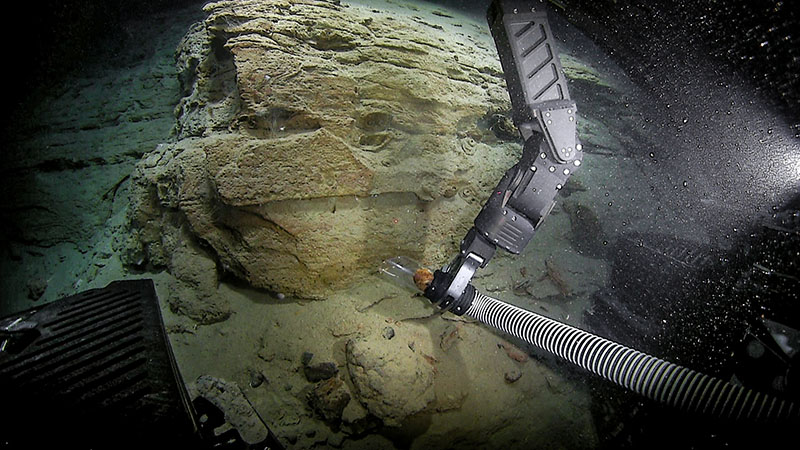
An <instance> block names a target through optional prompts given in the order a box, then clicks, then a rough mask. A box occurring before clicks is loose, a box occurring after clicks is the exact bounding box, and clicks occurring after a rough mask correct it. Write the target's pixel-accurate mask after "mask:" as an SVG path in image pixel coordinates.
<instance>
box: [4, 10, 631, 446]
mask: <svg viewBox="0 0 800 450" xmlns="http://www.w3.org/2000/svg"><path fill="white" fill-rule="evenodd" d="M200 8H201V5H197V7H195V8H192V9H189V10H186V11H184V12H183V13H182V15H173V16H172V21H170V20H168V19H167V18H166V17H164V18H162V22H159V23H160V25H161V26H163V30H162V32H161V33H159V34H158V35H159V36H160V38H159V39H152V40H149V41H148V45H146V46H145V47H144V48H146V49H149V50H148V51H147V52H145V53H143V54H140V55H139V56H138V58H133V59H132V60H131V62H130V63H129V64H128V65H127V66H125V67H116V68H110V69H108V70H107V71H100V70H94V71H90V72H88V73H86V74H84V75H83V76H82V77H80V78H75V79H70V80H65V81H64V84H63V87H62V88H60V89H59V90H56V91H53V92H50V93H48V95H47V97H46V98H47V100H46V101H44V102H42V103H41V104H40V105H39V106H38V107H37V109H36V111H35V114H34V115H33V116H32V118H31V123H35V126H31V128H30V129H29V130H28V131H26V132H24V133H21V135H20V136H21V137H20V138H19V140H18V142H16V143H15V147H14V148H15V151H16V152H17V154H18V157H15V158H13V160H14V161H15V164H16V165H15V166H13V167H11V168H7V169H8V170H9V171H10V173H12V174H13V176H14V177H15V178H13V180H14V183H12V184H9V185H6V187H5V189H7V190H8V193H7V195H5V199H4V202H5V203H4V204H3V208H4V209H5V210H14V211H22V212H24V213H20V214H17V215H16V216H15V217H16V219H15V221H14V222H13V223H10V224H8V226H10V227H12V228H13V230H16V231H18V232H19V233H20V234H19V236H21V237H20V238H19V239H16V240H15V241H13V242H12V243H11V244H10V245H9V246H8V248H7V249H6V252H7V255H6V256H7V257H6V258H4V262H3V283H4V286H3V291H4V293H5V292H9V293H13V295H16V297H13V301H10V302H9V304H13V305H14V307H15V309H22V307H24V306H26V305H27V306H30V305H35V304H41V303H43V302H46V301H51V300H54V299H56V298H58V297H60V296H62V295H67V294H71V293H73V292H78V291H81V290H84V289H86V288H91V287H99V286H104V285H105V284H107V283H108V282H109V281H111V280H113V279H118V278H126V277H151V278H154V279H155V280H156V284H157V287H158V291H159V297H160V300H161V302H162V306H163V308H162V309H163V312H164V315H165V323H166V326H167V331H168V332H169V333H170V338H171V341H172V344H173V347H174V352H175V355H176V358H177V360H178V364H179V367H180V369H181V373H182V375H183V377H184V379H185V381H186V382H187V383H188V384H190V386H191V387H192V390H193V392H197V391H202V390H203V389H212V390H213V389H218V388H219V386H237V387H236V388H234V387H229V388H225V389H222V390H224V391H225V390H227V392H235V391H236V389H239V391H240V393H241V395H243V396H244V397H246V398H247V400H248V401H249V403H250V404H252V405H253V406H254V407H255V409H256V410H257V411H258V413H259V415H260V416H261V417H263V418H264V419H265V421H266V422H267V425H268V426H269V427H270V428H271V429H272V430H273V431H274V432H275V433H276V434H277V436H278V437H279V438H280V439H281V441H282V442H284V443H285V444H287V445H289V446H290V447H291V448H314V447H315V446H317V447H325V446H328V447H336V448H352V449H357V448H443V447H447V448H474V447H484V448H530V447H534V448H536V447H547V448H552V447H557V448H562V447H563V448H590V447H593V446H594V445H596V443H597V436H596V434H595V430H594V424H593V421H592V417H591V414H590V411H589V397H588V395H587V394H586V392H585V391H584V389H585V388H584V387H583V385H582V384H581V383H579V382H575V380H571V379H567V378H565V376H564V375H559V373H557V372H555V371H554V369H553V368H552V367H551V366H549V365H548V364H545V363H543V362H542V361H540V360H538V359H536V358H533V357H531V356H530V355H529V354H528V352H527V351H526V349H524V348H519V347H518V346H517V345H518V343H517V342H511V341H508V340H506V338H505V337H503V336H500V335H498V334H497V333H495V332H494V331H492V330H489V329H487V328H485V327H482V326H480V325H478V324H475V323H471V322H469V321H465V320H463V319H461V318H458V317H455V316H449V315H445V316H441V315H439V314H436V313H435V312H434V311H433V310H432V309H431V308H430V307H429V305H427V304H426V302H427V301H426V300H424V299H423V298H417V297H413V296H412V295H411V294H410V293H408V292H405V291H401V290H399V289H397V288H396V287H394V286H391V285H389V284H384V283H383V282H381V281H380V279H379V278H378V277H377V276H376V273H375V272H376V267H377V266H378V264H379V263H380V262H381V260H383V259H384V258H387V257H392V256H396V255H406V256H411V257H414V258H416V259H418V260H420V261H422V262H423V263H425V264H429V265H432V266H435V265H441V264H443V263H445V262H446V261H447V259H449V257H450V256H451V255H452V254H453V252H454V251H455V250H456V249H457V245H458V242H459V240H460V239H461V238H462V237H463V235H464V233H465V231H466V230H467V229H468V228H469V226H470V225H471V222H472V220H473V218H474V216H475V214H476V213H477V212H478V210H479V209H480V206H481V203H482V202H483V200H484V198H485V197H486V196H487V195H488V192H489V190H490V189H492V187H493V186H494V185H495V184H496V182H497V180H498V179H499V178H500V177H501V176H502V174H503V173H504V171H505V170H506V169H507V168H508V167H510V166H511V165H513V164H514V163H515V162H516V160H517V158H518V157H519V153H520V145H519V142H518V140H517V136H516V133H515V131H514V129H513V125H512V124H511V123H510V120H509V118H508V108H509V106H510V104H509V101H508V96H507V93H506V90H505V84H504V80H503V76H502V71H501V69H500V64H499V61H498V60H497V56H496V53H495V49H494V44H493V42H492V40H491V37H490V36H489V34H488V30H487V29H486V25H485V23H484V21H483V19H482V18H480V17H472V16H468V15H465V14H463V13H460V12H455V11H450V10H446V9H443V8H440V7H435V6H433V5H430V4H427V3H415V2H393V1H385V2H364V3H359V2H339V1H333V0H330V1H326V0H274V1H255V0H253V1H237V2H233V1H227V2H216V3H210V4H207V5H205V6H203V7H202V10H201V9H200ZM196 19H199V21H195V20H196ZM179 22H180V23H182V24H183V25H181V26H180V27H178V26H177V25H175V24H176V23H179ZM140 26H141V27H142V28H147V27H152V23H150V24H140ZM554 26H555V27H563V24H562V25H558V23H555V24H554ZM562 31H564V33H569V36H566V35H565V34H562V35H561V36H560V38H561V40H562V41H564V42H562V44H563V45H564V48H563V49H562V52H563V53H564V56H563V58H562V62H563V65H564V68H565V71H566V72H567V76H568V77H570V78H571V79H572V85H571V89H572V90H573V96H575V97H576V98H578V101H579V102H581V101H583V100H586V99H591V100H592V101H591V102H590V103H586V102H584V103H583V104H581V105H582V109H581V111H582V117H581V119H580V121H579V130H580V133H581V136H582V139H583V141H584V144H585V146H586V148H587V156H586V159H587V163H586V164H585V165H584V166H585V169H582V171H581V172H580V173H578V174H576V175H575V176H573V177H572V179H571V180H570V182H569V186H566V188H565V189H564V191H563V192H562V193H561V194H560V197H559V205H558V206H557V207H556V209H555V210H554V212H553V215H552V216H551V217H550V218H549V219H548V222H547V223H546V225H544V226H543V227H542V228H541V231H539V234H537V237H536V238H535V240H534V242H533V243H532V244H531V247H530V248H529V250H528V251H527V252H526V255H523V256H522V257H518V258H507V257H505V256H502V255H501V256H498V257H497V258H496V260H495V261H493V262H492V265H491V266H490V267H489V268H488V269H487V270H486V271H482V272H481V273H480V274H479V276H478V278H476V283H479V284H480V285H481V287H482V288H484V289H486V290H487V291H488V292H490V293H493V294H494V295H497V296H502V297H503V298H504V299H507V300H509V301H512V302H515V303H517V304H520V305H521V306H524V307H527V308H534V309H537V310H540V311H544V312H545V313H547V314H549V315H551V316H553V317H557V318H559V319H561V320H565V321H568V322H571V323H579V321H580V317H581V314H582V311H583V310H584V309H585V308H586V306H587V304H588V302H589V297H590V296H591V294H592V293H593V292H594V291H596V290H597V289H598V288H599V287H600V286H602V285H603V283H604V282H605V279H606V276H607V267H606V264H605V262H603V261H602V259H600V258H601V257H602V254H603V252H604V248H605V245H606V244H607V243H608V242H607V241H608V239H609V237H608V236H607V234H608V233H610V232H611V231H612V230H604V227H603V223H604V222H607V221H608V220H607V217H608V215H610V214H612V213H613V209H612V208H611V206H612V205H611V202H608V201H607V199H604V196H605V197H607V196H608V195H609V194H608V192H609V191H612V192H613V190H614V189H615V188H614V187H613V186H604V187H603V189H604V190H603V191H602V192H601V191H600V190H598V189H594V188H592V187H593V186H601V185H603V183H602V181H601V176H600V174H601V173H602V174H603V177H609V176H612V177H613V176H617V175H616V174H619V173H623V172H624V171H625V170H627V168H628V167H630V164H631V163H630V161H629V159H628V158H629V156H630V155H629V154H628V151H629V150H626V149H628V148H629V147H630V145H631V144H632V143H633V142H639V143H641V142H645V141H646V138H644V137H643V136H640V135H638V134H637V131H636V130H635V129H633V128H632V127H629V126H627V125H626V124H625V120H624V119H625V118H626V117H627V116H628V115H633V114H635V112H634V111H633V106H626V107H624V108H623V107H621V106H620V102H619V99H620V98H622V97H624V96H625V95H626V94H625V92H628V90H629V89H632V88H631V87H630V86H628V85H624V81H621V80H622V77H621V76H619V75H618V74H617V73H614V72H613V70H614V69H613V67H611V66H608V67H606V66H603V65H602V64H601V63H598V61H595V60H593V59H592V54H591V52H588V51H585V50H583V51H581V50H574V48H573V47H572V46H571V45H570V43H569V39H567V38H568V37H569V38H575V37H576V36H578V35H579V33H577V32H576V31H574V30H570V29H569V28H568V27H566V28H564V29H563V30H562ZM583 43H584V45H588V44H586V43H585V42H583ZM572 45H573V46H574V41H573V43H572ZM139 51H140V52H141V51H142V49H139ZM609 116H614V117H617V118H618V119H619V120H616V121H610V120H606V121H603V122H602V124H601V120H600V117H609ZM42 129H44V130H46V132H41V130H42ZM640 145H641V144H640ZM43 149H46V150H43ZM34 150H35V151H34ZM14 186H16V188H15V187H14ZM64 186H69V187H70V189H65V188H64ZM27 187H29V189H28V188H27ZM21 193H24V194H21ZM606 204H608V206H609V208H608V209H605V208H603V209H600V208H598V207H597V206H596V205H606ZM643 214H646V213H643ZM67 218H69V219H71V220H67ZM574 237H580V239H577V240H576V239H574ZM237 401H238V400H237ZM244 422H246V420H245V421H244Z"/></svg>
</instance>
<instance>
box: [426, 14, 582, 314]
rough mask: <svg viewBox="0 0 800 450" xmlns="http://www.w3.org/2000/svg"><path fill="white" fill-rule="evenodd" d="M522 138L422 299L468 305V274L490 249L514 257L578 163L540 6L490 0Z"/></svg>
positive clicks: (569, 104)
mask: <svg viewBox="0 0 800 450" xmlns="http://www.w3.org/2000/svg"><path fill="white" fill-rule="evenodd" d="M487 18H488V21H489V28H490V30H491V32H492V36H493V37H494V41H495V45H496V46H497V52H498V54H499V56H500V63H501V64H502V67H503V71H504V72H505V77H506V84H507V86H508V93H509V95H510V96H511V105H512V118H513V121H514V124H515V125H516V126H517V129H518V130H519V132H520V134H521V136H522V138H523V139H524V141H525V143H524V146H523V150H522V157H521V158H520V160H519V162H518V163H517V164H516V165H514V166H513V167H512V168H510V169H509V170H508V171H507V172H506V173H505V175H504V176H503V178H502V179H501V180H500V182H499V183H498V184H497V187H495V188H494V190H493V191H492V193H491V195H490V196H489V199H488V200H487V201H486V203H485V204H484V206H483V209H481V211H480V213H479V214H478V216H477V217H476V218H475V222H474V226H473V227H472V228H471V229H470V230H469V232H467V235H466V236H465V237H464V240H462V241H461V248H460V251H459V254H458V255H457V256H456V257H455V258H454V259H453V260H452V261H451V262H450V264H448V265H447V266H445V267H444V268H442V270H437V271H436V272H435V273H434V276H433V280H432V281H431V283H430V284H429V285H428V286H427V288H426V289H425V297H427V298H428V299H429V300H430V301H431V302H433V303H434V304H436V305H437V306H438V307H439V308H440V309H442V310H445V311H448V310H449V311H451V312H453V313H455V314H458V315H461V314H464V312H466V311H467V309H469V306H470V305H469V303H471V299H472V297H473V296H472V295H471V292H470V290H472V289H474V288H473V287H472V285H470V280H472V277H473V275H474V274H475V271H476V270H478V268H482V267H486V265H487V264H488V263H489V260H490V259H491V258H492V256H494V253H495V251H496V250H497V247H500V248H502V249H504V250H506V251H508V252H510V253H513V254H519V253H520V252H522V250H524V249H525V246H526V245H528V242H529V241H530V240H531V238H532V237H533V234H534V233H535V232H536V229H537V228H538V226H539V225H540V224H541V223H542V221H543V220H544V218H545V217H547V215H548V214H549V213H550V211H551V210H552V209H553V206H554V205H555V200H554V199H555V196H556V194H557V192H558V190H560V189H561V187H562V186H563V185H564V183H566V181H567V179H568V178H569V176H570V174H571V173H572V172H574V171H575V169H577V168H578V167H579V166H580V164H581V158H582V155H583V153H582V152H581V148H582V147H581V143H580V141H579V140H578V137H577V131H576V121H577V108H576V106H575V102H574V101H572V100H571V99H570V97H569V91H568V90H567V80H566V79H565V77H564V74H563V71H562V68H561V62H560V61H559V58H558V52H557V50H556V46H555V42H554V40H553V37H552V33H551V32H550V25H549V23H548V21H547V14H546V12H545V5H544V3H541V2H538V1H530V0H528V1H525V0H494V1H493V2H492V4H491V6H490V7H489V11H488V13H487Z"/></svg>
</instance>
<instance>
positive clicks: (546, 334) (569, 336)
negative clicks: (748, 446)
mask: <svg viewBox="0 0 800 450" xmlns="http://www.w3.org/2000/svg"><path fill="white" fill-rule="evenodd" d="M464 315H466V316H468V317H472V318H474V319H477V320H478V321H480V322H482V323H485V324H487V325H490V326H492V327H494V328H496V329H498V330H501V331H503V332H505V333H508V334H510V335H512V336H515V337H517V338H519V339H522V340H523V341H525V342H528V343H530V344H532V345H535V346H536V347H538V348H541V349H542V350H545V351H547V352H550V353H552V354H554V355H557V356H559V357H561V358H564V359H565V360H567V361H569V362H571V363H573V364H575V365H578V366H580V367H582V368H583V369H586V370H588V371H590V372H592V373H595V374H597V375H599V376H601V377H603V378H605V379H607V380H610V381H613V382H614V383H616V384H618V385H620V386H623V387H625V388H626V389H629V390H631V391H633V392H636V393H638V394H641V395H643V396H645V397H647V398H650V399H653V400H656V401H659V402H661V403H664V404H667V405H670V406H673V407H676V408H678V409H680V410H683V411H687V412H697V413H701V414H709V415H711V416H715V417H720V418H723V419H733V420H748V421H756V422H775V421H785V420H798V419H800V410H798V408H797V405H795V404H794V403H793V402H790V401H787V400H783V399H778V398H777V397H774V396H771V395H767V394H763V393H760V392H755V391H753V390H751V389H748V388H745V387H742V386H738V385H734V384H731V383H728V382H726V381H723V380H721V379H719V378H715V377H711V376H708V375H704V374H702V373H699V372H696V371H694V370H692V369H688V368H686V367H682V366H679V365H677V364H674V363H671V362H668V361H664V360H663V359H659V358H656V357H654V356H650V355H648V354H645V353H642V352H640V351H638V350H634V349H632V348H629V347H626V346H624V345H621V344H618V343H616V342H613V341H610V340H608V339H605V338H602V337H600V336H597V335H594V334H592V333H588V332H586V331H583V330H581V329H579V328H575V327H573V326H570V325H566V324H563V323H561V322H558V321H556V320H553V319H550V318H548V317H545V316H543V315H541V314H536V313H534V312H531V311H527V310H524V309H522V308H518V307H516V306H513V305H509V304H508V303H505V302H502V301H499V300H496V299H494V298H491V297H488V296H486V295H483V294H481V293H479V292H478V291H474V294H473V299H472V302H471V305H470V306H469V307H468V309H467V310H466V312H465V314H464Z"/></svg>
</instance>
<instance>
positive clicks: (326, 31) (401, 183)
mask: <svg viewBox="0 0 800 450" xmlns="http://www.w3.org/2000/svg"><path fill="white" fill-rule="evenodd" d="M205 11H206V12H207V13H208V17H207V18H206V19H205V20H204V21H203V22H202V23H198V24H196V25H195V26H193V27H192V28H191V30H190V31H189V32H188V33H187V34H186V36H185V38H184V40H183V41H182V42H181V44H180V46H179V48H178V52H177V61H178V66H179V67H178V71H179V78H180V81H181V85H182V90H183V98H182V99H181V101H180V103H179V105H178V107H177V108H176V116H177V119H176V125H175V129H174V136H175V140H174V142H170V143H167V144H164V145H160V146H158V148H157V149H156V150H155V151H153V152H151V153H150V154H148V155H146V156H145V158H143V160H142V162H141V163H140V164H139V165H138V167H137V169H136V170H135V171H134V175H133V208H132V209H131V224H132V229H133V230H134V233H135V236H134V239H133V240H132V242H131V250H130V252H129V262H132V263H145V262H148V263H150V264H151V265H153V266H167V267H169V266H170V256H169V255H170V254H171V253H172V252H173V251H174V250H175V249H176V248H177V247H179V246H181V245H183V244H182V238H180V236H181V235H182V234H181V233H185V232H188V233H189V234H190V235H192V236H194V237H196V238H197V239H198V240H199V242H201V243H202V244H203V245H204V248H205V249H206V251H208V252H209V254H210V255H212V256H214V257H215V258H216V259H217V261H218V267H219V268H221V269H223V270H224V271H226V272H229V273H231V274H233V275H235V276H236V277H238V278H240V279H243V280H246V281H247V282H249V283H250V284H251V285H253V286H256V287H261V288H268V289H273V290H276V291H279V292H285V293H287V294H293V295H297V296H302V297H309V298H322V297H324V296H325V295H326V293H327V292H329V289H331V288H336V287H340V286H342V285H345V284H347V283H349V282H351V281H353V280H354V279H357V278H358V277H360V276H363V275H365V274H367V273H369V272H370V271H372V270H374V268H375V267H376V266H377V265H378V264H379V263H380V261H381V260H382V259H384V258H386V257H390V256H394V255H397V254H405V255H410V256H412V257H416V258H419V259H422V260H423V261H427V262H435V263H441V262H442V260H443V259H444V258H446V257H447V255H448V254H449V253H450V252H452V251H453V250H454V248H455V246H456V244H457V240H458V239H460V238H461V237H462V236H463V233H464V232H465V231H466V228H467V227H468V226H469V225H470V223H471V220H472V218H474V216H475V214H476V213H477V210H478V209H479V207H480V203H481V202H482V201H483V197H484V196H485V195H486V193H487V192H488V190H489V189H491V187H492V186H493V185H494V184H495V183H496V181H497V180H498V179H499V177H500V176H501V174H502V173H503V172H504V171H505V169H507V168H508V167H510V166H511V165H512V164H513V162H514V161H515V159H516V158H517V156H518V152H519V146H518V145H517V144H516V143H514V142H510V141H506V142H504V141H502V140H500V139H498V137H497V136H501V137H503V138H505V139H511V138H513V135H512V136H508V134H507V133H505V134H504V133H501V132H498V133H495V132H493V131H492V130H490V125H492V124H493V123H495V122H496V117H498V115H497V114H498V113H502V112H504V111H506V110H507V109H508V107H509V102H508V96H507V94H506V91H505V85H504V81H503V79H502V74H501V71H500V65H499V61H498V60H497V57H496V54H495V51H494V45H493V43H492V42H491V38H490V37H489V36H488V34H487V33H486V31H485V26H483V24H474V25H473V24H471V23H470V22H465V21H463V20H453V19H452V18H448V17H446V15H434V14H430V13H426V12H425V11H421V10H418V11H416V12H415V11H412V10H410V9H402V8H400V9H398V10H397V11H377V10H371V9H369V8H366V7H362V6H358V5H345V4H339V2H338V1H313V0H275V1H238V2H230V1H224V2H217V3H211V4H209V5H207V6H206V7H205ZM500 117H502V116H500ZM493 129H495V131H497V127H493ZM181 230H183V231H181Z"/></svg>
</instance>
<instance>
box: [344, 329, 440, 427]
mask: <svg viewBox="0 0 800 450" xmlns="http://www.w3.org/2000/svg"><path fill="white" fill-rule="evenodd" d="M346 351H347V369H348V372H349V373H350V378H351V380H352V381H353V386H354V388H355V392H354V394H355V395H356V398H357V399H358V400H359V402H361V404H362V405H364V407H365V408H366V409H367V411H369V412H370V413H371V414H372V415H374V416H375V417H377V418H379V419H381V420H382V421H383V423H384V424H385V425H387V426H394V427H399V426H400V425H401V422H402V421H403V420H404V419H406V418H407V417H408V416H410V415H412V414H416V413H418V412H420V411H422V410H424V409H425V408H426V407H427V406H428V405H429V404H430V403H431V402H432V401H433V400H434V399H435V393H434V389H433V375H434V373H433V366H431V365H430V364H429V363H428V362H427V361H425V359H423V357H422V356H420V355H418V354H417V353H415V352H414V351H412V350H411V349H410V348H408V346H407V345H406V344H405V342H402V341H401V340H399V339H393V340H385V339H380V340H376V341H370V340H350V341H348V342H347V347H346Z"/></svg>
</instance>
